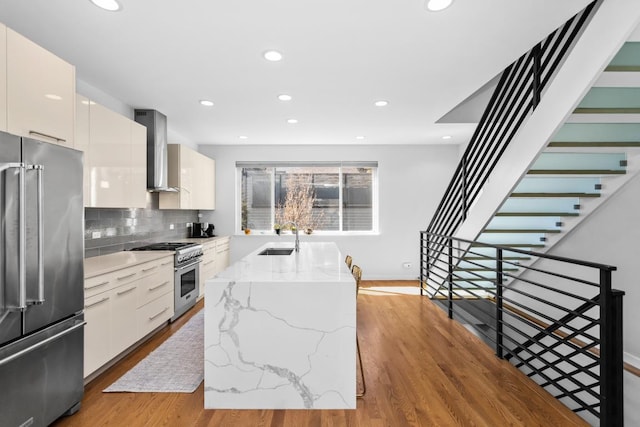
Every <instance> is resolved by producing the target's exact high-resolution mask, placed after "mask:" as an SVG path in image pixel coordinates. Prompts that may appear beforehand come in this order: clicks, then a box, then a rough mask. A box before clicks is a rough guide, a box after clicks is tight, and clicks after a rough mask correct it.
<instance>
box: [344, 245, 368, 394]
mask: <svg viewBox="0 0 640 427" xmlns="http://www.w3.org/2000/svg"><path fill="white" fill-rule="evenodd" d="M347 257H348V258H351V257H350V256H348V255H347ZM347 265H349V264H347ZM351 274H353V278H354V279H356V299H357V297H358V294H359V291H360V281H361V280H362V269H361V268H360V267H358V266H357V265H355V264H354V266H353V267H352V268H351ZM356 348H357V349H358V365H359V366H360V377H362V391H361V392H358V391H356V397H363V396H364V394H365V393H366V392H367V385H366V383H365V381H364V370H363V369H362V356H361V355H360V342H359V340H358V330H357V328H356Z"/></svg>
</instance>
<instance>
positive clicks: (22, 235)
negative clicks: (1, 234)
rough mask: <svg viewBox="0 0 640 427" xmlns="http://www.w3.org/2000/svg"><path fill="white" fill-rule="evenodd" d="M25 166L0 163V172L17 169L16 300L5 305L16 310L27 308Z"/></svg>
mask: <svg viewBox="0 0 640 427" xmlns="http://www.w3.org/2000/svg"><path fill="white" fill-rule="evenodd" d="M25 168H26V166H25V164H24V163H0V172H2V171H5V170H7V169H18V182H19V184H18V199H19V200H18V301H17V304H16V305H15V306H11V307H7V308H9V309H18V310H25V309H26V308H27V268H26V254H27V249H26V247H27V245H26V243H27V242H26V234H27V229H26V228H27V221H26V217H25V215H26V210H25V186H26V184H25V177H24V171H25Z"/></svg>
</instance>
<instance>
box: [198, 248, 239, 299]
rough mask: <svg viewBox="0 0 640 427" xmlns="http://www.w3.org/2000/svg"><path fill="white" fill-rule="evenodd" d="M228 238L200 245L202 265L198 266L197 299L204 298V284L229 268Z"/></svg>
mask: <svg viewBox="0 0 640 427" xmlns="http://www.w3.org/2000/svg"><path fill="white" fill-rule="evenodd" d="M230 240H231V238H230V237H220V238H217V239H216V240H214V241H211V242H205V243H203V244H202V252H203V254H202V263H201V264H200V283H199V288H200V291H199V297H198V298H202V297H203V296H204V284H205V283H206V281H207V279H210V278H212V277H214V276H215V275H216V274H218V273H220V272H221V271H223V270H224V269H225V268H227V267H228V266H229V244H230Z"/></svg>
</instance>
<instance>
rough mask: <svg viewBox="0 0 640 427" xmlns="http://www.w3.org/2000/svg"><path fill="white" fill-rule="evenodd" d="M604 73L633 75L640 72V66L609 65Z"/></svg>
mask: <svg viewBox="0 0 640 427" xmlns="http://www.w3.org/2000/svg"><path fill="white" fill-rule="evenodd" d="M604 71H606V72H613V73H629V72H631V73H633V72H638V71H640V65H608V66H607V68H605V69H604Z"/></svg>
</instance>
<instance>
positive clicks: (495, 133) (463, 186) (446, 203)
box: [427, 0, 602, 235]
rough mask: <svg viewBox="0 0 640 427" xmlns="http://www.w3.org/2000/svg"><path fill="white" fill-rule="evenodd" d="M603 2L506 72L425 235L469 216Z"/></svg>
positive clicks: (448, 229) (445, 230)
mask: <svg viewBox="0 0 640 427" xmlns="http://www.w3.org/2000/svg"><path fill="white" fill-rule="evenodd" d="M601 1H602V0H596V1H594V2H592V3H591V4H589V5H588V6H587V7H586V8H585V9H584V10H582V11H581V12H579V13H578V14H576V15H575V16H574V17H572V18H571V19H570V20H568V21H567V22H566V23H565V24H564V25H563V26H562V27H560V28H558V29H557V30H556V31H554V32H553V33H551V34H550V35H549V36H548V37H547V38H546V39H544V40H543V41H541V42H540V43H538V44H537V45H536V46H535V47H533V49H531V50H530V51H529V52H527V53H526V54H524V55H522V56H521V57H520V58H519V59H518V60H517V61H515V62H514V63H513V64H511V65H510V66H509V67H507V68H506V69H505V70H504V71H503V73H502V75H501V77H500V81H499V83H498V85H497V87H496V89H495V91H494V93H493V95H492V97H491V100H490V101H489V104H488V105H487V108H486V109H485V111H484V113H483V116H482V118H481V120H480V123H479V124H478V127H477V128H476V130H475V132H474V134H473V136H472V138H471V141H470V142H469V144H468V146H467V148H466V150H465V152H464V154H463V155H462V158H461V160H460V162H459V164H458V166H457V168H456V170H455V172H454V174H453V177H452V179H451V181H450V183H449V186H448V187H447V189H446V191H445V194H444V196H443V198H442V200H441V201H440V204H439V205H438V208H437V210H436V212H435V214H434V215H433V217H432V219H431V222H430V223H429V226H428V227H427V231H429V232H431V233H434V234H435V235H451V234H454V233H455V231H456V230H457V229H458V227H459V226H460V225H461V224H462V222H463V221H464V220H465V219H466V218H467V214H468V212H469V208H470V207H471V205H472V204H473V203H474V202H475V201H476V199H477V197H478V196H479V195H480V193H481V191H482V188H483V187H484V185H485V183H486V181H487V179H488V177H489V175H490V174H491V172H492V171H493V170H494V168H495V166H496V164H497V163H498V161H499V160H500V158H501V157H502V154H503V153H504V151H505V150H506V148H507V147H508V146H509V143H510V142H511V141H512V140H513V138H514V136H515V135H516V133H517V132H518V130H519V129H520V127H521V125H522V123H523V122H524V121H525V120H526V118H527V117H528V116H529V115H530V114H531V112H532V111H533V110H534V109H535V108H536V106H537V105H538V104H539V102H540V99H541V97H542V96H543V94H544V90H545V88H546V87H547V85H548V84H549V82H550V81H551V79H552V78H553V75H554V74H555V72H556V71H557V69H558V67H559V66H560V65H561V63H562V61H563V60H564V58H565V57H566V56H567V54H568V52H569V51H570V48H571V46H572V45H573V44H574V42H575V41H576V39H577V38H578V36H579V34H580V33H581V31H582V29H583V28H584V26H585V23H586V22H587V21H588V19H589V17H590V16H591V14H592V12H593V10H594V9H595V7H596V5H597V4H599V3H600V2H601Z"/></svg>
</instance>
